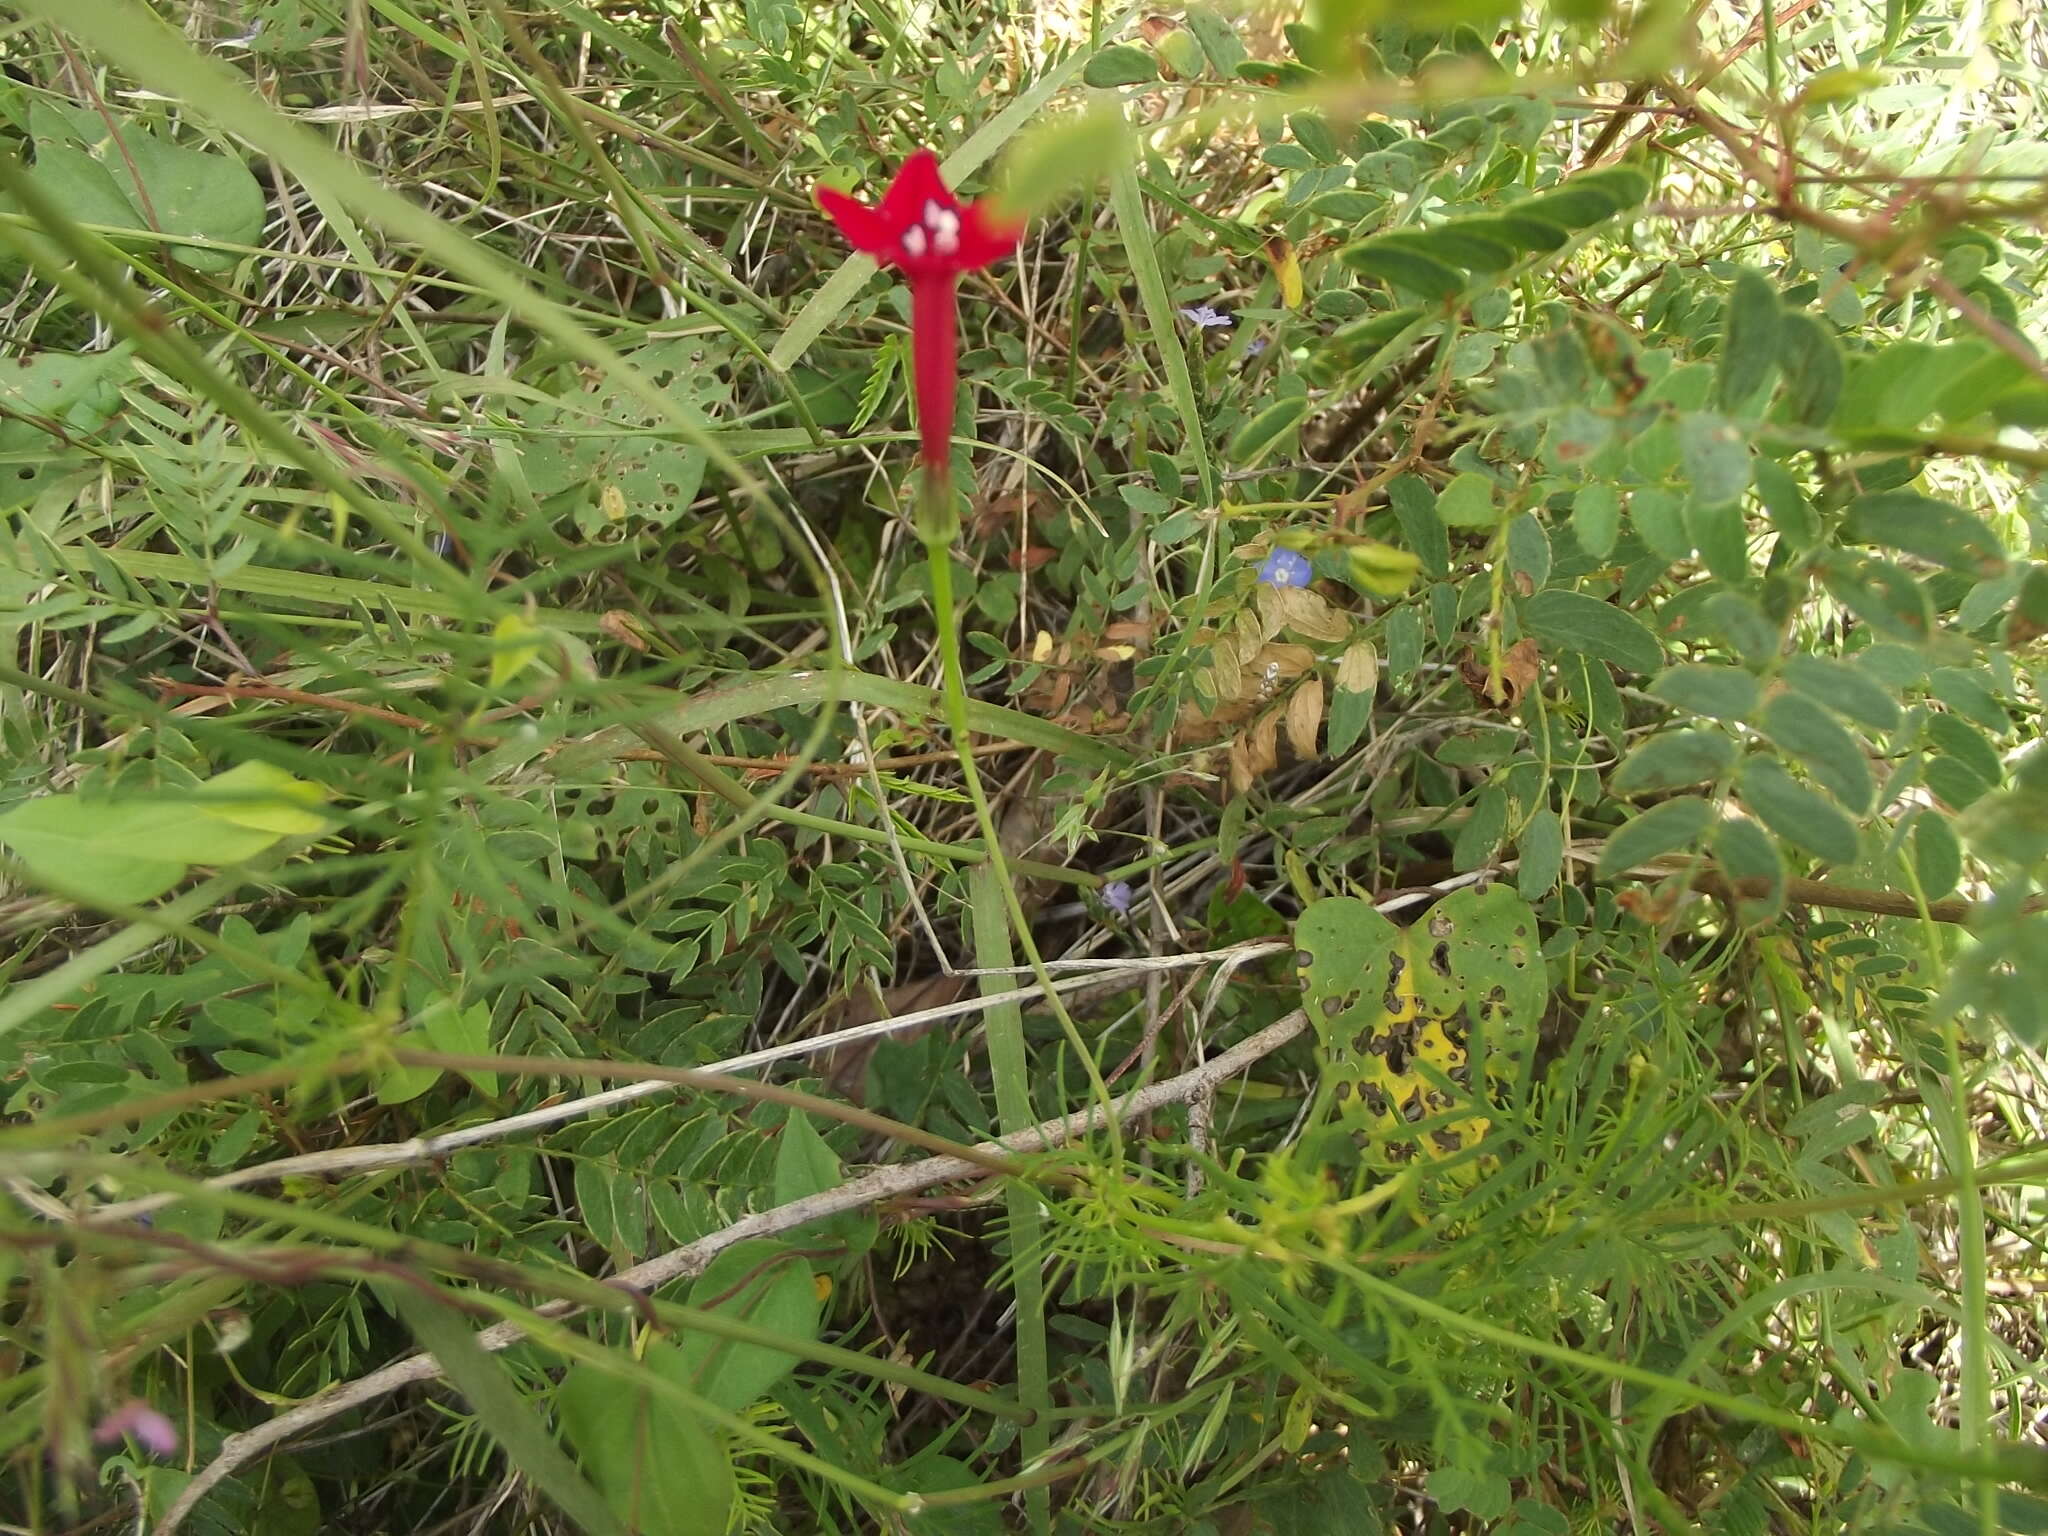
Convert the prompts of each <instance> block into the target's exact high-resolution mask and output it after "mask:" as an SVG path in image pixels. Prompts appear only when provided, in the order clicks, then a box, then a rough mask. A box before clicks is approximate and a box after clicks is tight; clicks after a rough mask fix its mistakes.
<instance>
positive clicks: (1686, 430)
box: [1678, 411, 1749, 506]
mask: <svg viewBox="0 0 2048 1536" xmlns="http://www.w3.org/2000/svg"><path fill="white" fill-rule="evenodd" d="M1678 453H1679V460H1680V462H1681V463H1682V464H1683V465H1684V467H1685V475H1686V478H1687V479H1688V480H1690V481H1691V482H1692V494H1693V499H1694V500H1695V501H1696V502H1698V503H1700V504H1702V505H1705V506H1718V505H1720V504H1721V503H1722V502H1724V501H1733V500H1735V499H1736V497H1738V496H1740V495H1741V494H1742V493H1743V492H1744V491H1746V490H1748V489H1749V440H1748V439H1747V438H1746V437H1745V436H1744V435H1743V433H1742V430H1741V429H1740V428H1739V427H1737V426H1736V425H1735V423H1734V422H1732V421H1730V420H1728V419H1727V418H1726V417H1725V416H1715V415H1711V414H1709V413H1708V412H1706V411H1688V412H1687V413H1686V414H1685V415H1683V416H1681V417H1679V418H1678Z"/></svg>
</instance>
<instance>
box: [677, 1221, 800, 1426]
mask: <svg viewBox="0 0 2048 1536" xmlns="http://www.w3.org/2000/svg"><path fill="white" fill-rule="evenodd" d="M690 1305H691V1306H693V1307H700V1308H703V1309H705V1310H708V1311H714V1312H719V1313H722V1314H724V1315H725V1316H728V1317H733V1318H737V1319H740V1320H741V1321H744V1322H748V1323H751V1324H753V1325H754V1326H755V1327H756V1328H760V1329H764V1330H766V1331H767V1332H770V1333H775V1334H780V1335H782V1336H784V1337H786V1338H790V1339H794V1340H797V1341H799V1342H803V1343H808V1342H810V1341H812V1340H814V1339H816V1338H817V1336H818V1323H819V1307H818V1292H817V1288H816V1282H815V1281H814V1280H813V1279H812V1277H811V1267H810V1265H808V1264H806V1263H805V1262H804V1261H803V1260H802V1259H801V1258H799V1257H798V1256H797V1255H796V1254H795V1253H794V1252H793V1251H792V1250H791V1249H789V1248H787V1247H785V1246H784V1245H783V1244H781V1243H777V1242H771V1241H768V1240H766V1239H755V1240H753V1241H750V1242H743V1243H736V1244H735V1245H733V1246H732V1247H730V1248H728V1249H726V1250H725V1251H724V1252H723V1253H721V1254H719V1255H718V1256H717V1257H716V1258H714V1259H713V1260H712V1261H711V1263H710V1264H709V1265H708V1266H706V1268H705V1270H704V1273H703V1274H701V1275H699V1276H698V1277H697V1279H696V1281H695V1282H694V1283H693V1284H692V1285H691V1287H690ZM676 1359H677V1365H678V1367H679V1369H680V1370H681V1371H682V1373H683V1374H682V1375H681V1376H679V1377H677V1378H675V1379H677V1380H680V1381H682V1382H684V1383H685V1384H686V1385H688V1386H689V1388H690V1390H691V1391H693V1392H695V1393H697V1394H698V1395H699V1396H701V1397H703V1398H704V1399H706V1400H707V1401H709V1402H711V1403H713V1404H715V1405H716V1406H718V1407H720V1408H723V1409H725V1410H726V1411H727V1412H729V1413H738V1412H740V1411H741V1410H742V1409H744V1408H746V1407H748V1406H749V1405H751V1404H753V1403H755V1402H758V1401H759V1400H760V1399H761V1397H762V1396H763V1395H764V1394H766V1392H767V1391H768V1389H769V1388H770V1387H772V1386H774V1385H775V1383H776V1382H778V1381H780V1380H781V1379H782V1378H783V1377H784V1376H785V1375H787V1374H788V1373H789V1372H790V1371H791V1370H792V1369H794V1368H795V1366H796V1363H797V1357H796V1356H795V1355H792V1354H788V1353H786V1352H785V1351H783V1350H779V1349H771V1348H769V1347H768V1346H766V1345H763V1344H755V1343H752V1342H750V1341H745V1340H740V1339H729V1338H725V1337H722V1336H720V1335H716V1334H710V1333H702V1332H697V1333H690V1334H688V1335H686V1336H685V1337H684V1338H683V1340H682V1342H681V1344H680V1345H679V1346H678V1348H677V1351H676Z"/></svg>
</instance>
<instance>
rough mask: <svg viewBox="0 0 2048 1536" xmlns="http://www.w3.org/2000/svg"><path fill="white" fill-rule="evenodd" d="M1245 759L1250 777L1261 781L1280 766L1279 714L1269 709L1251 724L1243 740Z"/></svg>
mask: <svg viewBox="0 0 2048 1536" xmlns="http://www.w3.org/2000/svg"><path fill="white" fill-rule="evenodd" d="M1244 750H1245V757H1246V759H1247V760H1248V766H1249V767H1250V769H1251V774H1252V777H1253V778H1255V779H1262V778H1264V777H1265V776H1266V775H1267V774H1269V773H1271V772H1272V771H1273V770H1274V769H1275V768H1278V767H1279V766H1280V712H1279V711H1278V710H1276V709H1269V710H1267V711H1266V712H1265V713H1264V714H1263V715H1261V716H1259V718H1258V719H1257V720H1255V721H1253V722H1252V732H1251V735H1250V736H1248V737H1246V738H1245V748H1244Z"/></svg>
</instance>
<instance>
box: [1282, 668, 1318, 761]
mask: <svg viewBox="0 0 2048 1536" xmlns="http://www.w3.org/2000/svg"><path fill="white" fill-rule="evenodd" d="M1322 726H1323V680H1322V679H1321V678H1320V677H1311V678H1310V679H1309V680H1308V681H1307V682H1305V683H1303V684H1302V685H1301V686H1300V687H1299V688H1297V689H1295V690H1294V696H1293V697H1292V698H1290V699H1289V700H1288V701H1287V745H1289V746H1290V747H1292V748H1294V755H1295V756H1296V757H1298V758H1301V759H1303V760H1304V761H1306V760H1307V759H1309V758H1311V757H1314V756H1315V755H1316V737H1317V735H1318V734H1319V733H1320V732H1321V730H1322Z"/></svg>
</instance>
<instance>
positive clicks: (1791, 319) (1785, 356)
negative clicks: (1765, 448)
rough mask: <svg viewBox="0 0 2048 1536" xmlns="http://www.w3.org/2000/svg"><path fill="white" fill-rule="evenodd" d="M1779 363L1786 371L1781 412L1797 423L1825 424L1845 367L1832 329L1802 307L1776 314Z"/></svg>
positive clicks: (1836, 399) (1837, 397)
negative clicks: (1777, 317) (1778, 332)
mask: <svg viewBox="0 0 2048 1536" xmlns="http://www.w3.org/2000/svg"><path fill="white" fill-rule="evenodd" d="M1779 323H1780V324H1781V325H1782V326H1783V327H1784V329H1783V331H1782V332H1781V334H1780V336H1779V339H1778V358H1779V365H1780V366H1781V367H1782V368H1783V370H1784V374H1785V388H1784V392H1783V394H1782V395H1781V396H1780V399H1781V400H1782V401H1783V402H1784V414H1785V417H1786V419H1787V420H1788V421H1790V422H1792V423H1793V424H1795V425H1797V426H1803V427H1820V426H1825V425H1826V424H1827V423H1828V422H1829V421H1830V420H1831V419H1832V418H1833V417H1834V414H1835V409H1836V405H1837V402H1839V401H1840V399H1841V398H1842V379H1843V375H1844V373H1845V368H1844V365H1843V362H1842V348H1841V345H1840V343H1838V342H1837V341H1836V340H1835V333H1834V332H1833V331H1831V330H1829V329H1828V328H1827V327H1826V326H1825V325H1823V324H1822V323H1821V322H1820V321H1818V320H1816V319H1814V317H1813V316H1812V315H1809V314H1807V313H1805V312H1804V311H1803V310H1793V311H1790V312H1789V313H1786V314H1784V315H1781V316H1780V317H1779Z"/></svg>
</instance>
